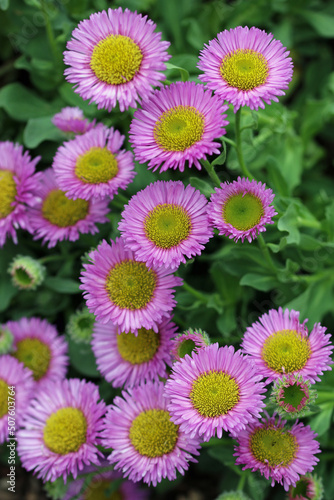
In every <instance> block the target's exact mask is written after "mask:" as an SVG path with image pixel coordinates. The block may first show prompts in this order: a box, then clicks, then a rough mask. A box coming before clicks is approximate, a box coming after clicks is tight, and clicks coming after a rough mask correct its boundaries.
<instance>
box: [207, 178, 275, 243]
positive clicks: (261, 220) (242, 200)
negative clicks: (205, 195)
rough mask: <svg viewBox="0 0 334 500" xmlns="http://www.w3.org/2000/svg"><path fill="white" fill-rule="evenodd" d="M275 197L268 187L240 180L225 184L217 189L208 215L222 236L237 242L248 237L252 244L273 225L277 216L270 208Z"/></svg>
mask: <svg viewBox="0 0 334 500" xmlns="http://www.w3.org/2000/svg"><path fill="white" fill-rule="evenodd" d="M274 197H275V195H274V194H273V192H272V190H271V189H269V188H266V185H265V184H262V183H261V182H256V181H255V180H252V181H250V180H249V179H245V178H241V177H238V180H237V181H233V182H232V183H228V182H224V183H222V184H221V185H220V188H215V193H213V194H212V195H211V201H210V203H209V204H208V216H209V220H210V222H211V224H212V225H213V226H214V227H216V228H217V229H218V230H219V234H221V235H225V236H228V237H229V238H230V239H232V238H233V239H234V241H238V240H239V239H241V241H242V242H243V241H244V239H245V238H247V240H248V241H249V242H251V241H252V240H253V239H254V238H256V237H257V236H258V235H259V234H260V233H262V232H263V231H265V230H266V228H265V225H266V224H273V223H274V222H273V221H272V217H273V216H274V215H276V214H277V212H275V209H274V207H273V206H272V205H271V203H272V201H273V199H274Z"/></svg>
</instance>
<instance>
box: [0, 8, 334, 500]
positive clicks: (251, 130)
mask: <svg viewBox="0 0 334 500" xmlns="http://www.w3.org/2000/svg"><path fill="white" fill-rule="evenodd" d="M118 6H122V7H123V8H125V7H128V8H129V9H131V10H137V11H138V12H141V13H144V14H148V16H149V17H150V18H151V19H153V20H154V21H155V22H156V23H157V26H158V30H159V31H161V32H162V33H163V39H165V40H169V41H170V42H171V47H170V50H169V52H170V54H172V59H171V60H170V61H169V64H168V68H169V69H168V70H167V71H166V76H167V78H168V80H169V81H176V80H180V79H183V80H185V79H191V80H195V81H198V80H197V76H198V70H197V68H196V65H197V62H198V54H199V51H200V50H201V49H202V48H203V45H204V43H207V42H208V41H209V40H210V39H212V38H214V37H215V36H216V35H217V33H218V32H220V31H222V30H223V29H229V28H233V27H236V26H238V25H241V26H245V25H247V26H249V27H250V26H256V27H258V28H261V29H264V30H266V31H267V32H272V33H273V35H274V37H275V38H276V39H280V40H281V41H282V42H283V44H284V45H285V46H286V47H288V48H289V50H291V56H292V58H293V61H294V76H293V80H292V82H291V84H290V87H289V90H288V91H287V94H286V96H285V97H284V98H283V99H281V100H280V102H279V103H277V104H275V103H274V104H272V105H271V106H266V108H265V110H260V111H259V112H251V111H249V110H248V108H245V109H244V110H243V126H244V127H245V128H244V131H243V146H244V155H245V160H246V162H247V164H248V167H249V169H250V170H251V172H252V173H253V174H254V175H255V176H256V178H257V179H259V180H261V181H262V182H266V184H267V185H268V186H269V187H271V188H272V189H273V191H274V192H275V194H276V197H275V201H274V204H275V208H276V211H277V212H278V215H277V216H276V217H275V224H274V225H272V226H267V231H266V233H265V234H264V238H265V241H266V245H265V246H261V245H260V244H258V242H257V241H256V242H253V243H252V244H249V243H248V242H245V243H244V244H242V243H234V242H233V241H230V240H228V239H227V238H222V237H218V236H216V237H215V238H214V239H212V240H211V241H210V242H209V244H208V245H207V247H206V249H205V251H204V252H203V254H202V255H201V256H200V257H198V258H197V259H196V260H195V261H193V262H189V263H187V265H182V266H181V267H180V268H179V271H178V273H179V275H180V276H182V277H183V278H184V280H185V281H186V283H187V285H186V286H184V287H182V288H181V289H180V290H178V291H177V301H178V305H177V308H176V310H175V316H174V319H175V321H176V322H177V324H178V325H179V327H180V330H183V329H185V328H188V327H189V326H191V327H200V328H203V329H205V330H206V331H207V332H208V333H209V334H210V336H211V338H212V339H213V340H218V341H219V342H220V343H221V344H222V345H224V344H233V345H235V346H236V347H237V346H238V345H239V342H240V338H241V336H242V335H243V333H244V331H245V328H246V327H247V326H249V325H250V324H251V323H252V322H253V321H255V320H257V319H258V317H259V316H260V315H262V314H263V313H264V312H266V311H268V309H271V308H277V307H278V306H282V307H288V308H290V309H291V308H294V309H296V310H299V311H300V313H301V318H302V319H305V318H309V322H308V325H309V328H312V326H313V324H314V323H315V322H321V323H322V324H323V325H325V326H327V328H328V331H329V332H331V331H333V329H334V328H333V327H334V317H333V312H332V311H333V304H334V296H333V294H334V290H333V283H334V264H333V263H334V197H333V194H334V178H333V175H332V168H333V148H334V142H333V136H334V130H333V121H334V69H333V61H334V57H333V45H332V39H333V38H334V4H333V3H331V2H327V1H326V0H323V1H321V0H296V1H293V2H291V1H288V0H269V1H268V0H254V1H251V0H236V1H219V0H211V1H201V0H127V1H122V0H118V1H115V2H107V1H106V0H59V1H57V0H53V1H47V0H10V1H9V0H0V32H1V33H0V58H1V66H0V82H1V90H0V138H1V140H2V141H4V140H11V141H16V142H19V143H21V144H23V145H24V146H25V148H26V149H29V150H30V152H31V155H32V157H36V156H38V155H40V156H41V158H42V159H41V161H40V162H39V164H38V169H41V170H43V169H45V168H47V167H49V166H50V165H51V163H52V158H53V156H54V153H55V151H56V150H57V148H58V147H59V145H60V144H61V142H62V141H63V140H65V136H64V135H63V134H62V133H61V132H60V131H59V130H57V129H56V128H55V127H54V126H53V125H52V123H51V118H52V116H53V115H54V114H55V113H56V112H59V111H60V109H61V108H63V107H64V106H79V107H80V108H81V109H82V110H83V111H84V113H85V115H86V117H87V118H90V119H92V118H93V117H95V118H97V120H98V121H103V122H104V123H105V124H107V125H109V126H114V127H116V128H117V129H119V130H120V131H121V132H122V133H124V134H125V135H126V136H127V134H128V130H129V124H130V121H131V118H132V115H133V110H132V111H131V110H129V111H128V112H124V113H120V112H119V110H117V109H116V110H113V111H112V112H111V113H107V112H106V111H104V110H100V111H97V109H96V106H95V105H94V104H89V103H88V102H87V101H83V100H82V99H81V98H80V96H78V95H77V94H75V93H74V92H73V90H72V87H71V85H70V84H68V83H66V82H65V79H64V76H63V71H64V65H63V62H62V52H63V51H64V49H65V46H66V41H67V40H68V39H69V38H70V36H71V32H72V30H73V29H74V28H75V27H76V26H77V24H78V22H79V21H80V20H82V19H85V18H87V17H89V15H90V14H91V13H93V12H97V11H101V10H103V9H106V8H108V7H112V8H116V7H118ZM228 116H229V118H228V119H229V121H230V125H229V126H228V127H227V138H230V139H232V140H233V139H234V132H233V130H234V128H233V123H234V114H233V111H232V109H230V110H229V112H228ZM127 147H128V148H129V144H128V143H127ZM0 161H1V159H0ZM216 169H217V173H218V175H219V177H220V179H221V180H222V181H229V180H234V179H235V178H236V177H237V175H239V174H240V170H239V165H238V161H237V157H236V154H235V152H234V151H233V149H232V148H231V147H230V146H229V145H228V144H227V146H226V161H225V162H224V158H221V159H220V161H218V162H217V165H216ZM136 171H137V176H136V178H135V180H134V182H133V183H132V184H131V185H130V186H129V188H128V189H127V190H126V192H125V193H123V194H122V196H116V197H115V198H114V199H113V200H112V202H111V209H112V211H111V213H110V215H109V218H110V224H105V225H100V233H99V234H98V235H97V236H92V235H82V236H81V238H80V239H79V240H78V241H77V242H74V243H69V242H62V243H59V244H58V245H57V246H56V247H55V249H52V250H48V249H47V248H46V247H42V246H41V244H40V242H39V241H37V242H33V241H32V238H31V236H30V235H29V234H27V233H24V232H23V231H22V232H20V233H19V244H18V245H17V246H15V245H14V244H13V243H12V242H10V241H8V242H7V243H6V245H5V246H4V248H3V249H1V251H0V323H3V322H5V321H8V320H16V319H19V318H21V317H22V316H41V317H43V318H46V319H47V320H48V321H50V322H51V323H53V324H55V325H56V326H57V328H58V330H59V331H60V332H64V331H65V326H66V323H67V321H68V319H69V317H70V315H71V314H72V313H73V312H74V311H75V310H76V309H77V308H78V307H80V306H81V305H83V299H82V296H81V293H80V291H79V288H78V287H79V280H78V277H79V274H80V269H81V267H82V259H83V258H84V254H85V253H86V252H87V251H89V250H90V249H91V248H92V247H95V246H96V245H97V244H98V242H99V241H100V240H101V239H102V238H107V239H108V238H110V237H111V238H115V237H116V236H117V235H118V231H117V224H118V221H119V220H120V213H121V211H122V209H123V206H124V196H125V197H126V198H127V199H129V198H130V197H131V196H132V195H133V194H134V193H135V192H137V191H138V190H139V189H142V188H143V187H145V186H146V185H147V184H148V183H150V182H152V181H153V180H156V179H158V178H160V179H165V180H167V179H173V180H177V179H181V180H183V181H184V182H185V183H189V182H190V183H191V184H192V185H193V186H195V187H197V188H198V189H200V190H201V191H202V192H203V193H204V194H205V195H207V196H209V195H210V193H211V192H212V185H211V183H210V180H209V178H208V177H207V175H206V173H205V171H201V172H197V171H195V169H192V170H189V169H188V170H186V172H184V173H180V172H177V171H173V172H166V173H164V174H152V172H150V171H148V170H146V167H145V165H136ZM17 254H24V255H30V256H32V257H35V258H43V259H44V261H45V265H46V267H47V277H46V279H45V281H44V283H43V284H42V286H41V287H40V288H38V289H37V290H36V291H35V292H27V291H18V290H17V289H16V288H15V287H14V286H13V285H12V283H11V281H10V276H9V274H8V272H7V268H8V264H9V262H10V261H11V260H12V258H13V256H14V255H17ZM69 347H70V358H71V368H70V371H69V376H80V377H85V378H90V379H91V380H93V381H95V382H96V383H98V384H99V385H100V392H101V396H102V397H104V398H105V400H106V401H107V402H110V401H112V398H113V396H114V395H115V393H116V392H117V391H115V390H113V389H112V388H111V387H110V386H109V384H107V383H106V382H104V381H103V380H102V379H101V378H100V377H99V374H98V372H97V371H96V367H95V362H94V358H93V356H92V353H91V351H90V349H89V348H87V347H82V348H81V347H80V348H78V347H77V346H76V345H73V344H72V343H71V342H70V346H69ZM333 382H334V377H333V375H332V373H331V372H329V373H327V374H326V375H325V376H324V377H323V378H322V382H321V384H317V388H318V390H319V397H318V400H317V404H318V409H317V411H314V412H311V413H310V414H309V415H308V417H307V418H306V419H305V423H310V424H311V426H312V428H313V429H314V430H315V431H317V432H318V433H319V441H320V444H321V447H322V454H321V457H320V458H321V460H320V464H319V465H318V467H317V468H316V472H317V474H318V475H321V476H322V477H323V480H324V485H325V498H326V499H327V500H331V499H333V498H334V476H333V474H332V473H331V470H333V469H332V468H333V459H334V435H333V423H332V422H333V405H334V396H333ZM0 450H1V448H0ZM232 454H233V442H232V440H231V439H229V438H225V437H224V438H223V439H222V440H216V439H212V440H211V441H210V443H209V444H206V445H205V446H204V447H203V451H202V452H201V456H200V459H199V463H198V464H197V465H192V466H191V468H190V470H189V471H188V473H186V475H185V478H181V477H180V478H179V479H177V481H176V482H172V483H169V482H168V481H163V482H162V483H161V484H160V485H158V486H157V488H155V489H154V488H152V495H151V497H152V498H153V499H154V498H169V499H171V498H178V499H181V498H189V499H190V498H192V497H191V495H192V492H197V493H196V494H198V495H200V496H199V497H198V498H202V499H205V500H210V499H213V498H215V496H216V495H217V494H218V493H219V492H221V491H223V490H229V489H233V488H235V487H236V486H237V485H238V482H239V480H240V479H241V480H242V482H243V481H245V491H246V492H247V493H248V494H249V495H250V497H251V498H253V499H254V500H265V499H273V500H280V499H284V498H285V494H284V492H283V489H282V487H280V486H278V487H275V488H273V489H272V488H270V486H269V485H268V482H267V481H265V480H263V478H261V477H260V476H257V475H255V474H249V473H247V472H245V473H242V471H241V469H240V468H238V467H236V466H234V458H233V456H232ZM1 461H2V463H3V464H5V463H6V461H7V460H6V450H5V449H4V447H3V448H2V455H1ZM1 470H5V469H1ZM22 474H24V472H22ZM0 491H1V490H0ZM4 494H5V493H4ZM194 494H195V493H194ZM182 495H184V496H182ZM11 498H14V497H13V496H11ZM40 498H42V497H40ZM193 498H194V499H195V498H196V496H195V497H193Z"/></svg>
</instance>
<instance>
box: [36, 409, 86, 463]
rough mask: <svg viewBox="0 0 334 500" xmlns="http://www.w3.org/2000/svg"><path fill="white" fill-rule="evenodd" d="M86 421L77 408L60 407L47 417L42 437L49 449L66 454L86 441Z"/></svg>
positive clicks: (77, 448) (76, 449) (75, 449)
mask: <svg viewBox="0 0 334 500" xmlns="http://www.w3.org/2000/svg"><path fill="white" fill-rule="evenodd" d="M86 434H87V421H86V417H85V416H84V414H83V413H82V411H81V410H79V409H78V408H72V407H71V406H69V407H67V408H60V409H59V410H57V411H56V412H55V413H53V414H52V415H50V417H49V418H48V419H47V421H46V424H45V427H44V431H43V439H44V443H45V445H46V446H47V447H48V448H49V450H50V451H53V452H54V453H58V454H59V455H66V454H67V453H72V452H75V451H78V450H79V448H80V446H81V445H83V444H84V443H85V442H86Z"/></svg>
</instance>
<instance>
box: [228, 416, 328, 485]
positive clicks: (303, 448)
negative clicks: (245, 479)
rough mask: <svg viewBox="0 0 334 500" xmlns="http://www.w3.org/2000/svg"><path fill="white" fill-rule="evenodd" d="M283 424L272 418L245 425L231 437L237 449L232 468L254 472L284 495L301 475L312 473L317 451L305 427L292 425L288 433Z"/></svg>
mask: <svg viewBox="0 0 334 500" xmlns="http://www.w3.org/2000/svg"><path fill="white" fill-rule="evenodd" d="M285 424H286V420H281V417H278V419H277V420H276V416H275V414H274V415H273V416H272V417H269V415H267V418H263V419H261V420H260V421H257V422H253V423H251V424H249V425H248V426H247V428H246V429H244V430H242V431H240V432H239V433H238V435H237V436H236V437H235V439H236V440H237V442H238V446H237V447H235V453H234V455H235V456H236V457H237V459H236V464H237V465H241V464H242V465H244V467H243V470H245V469H252V471H256V470H258V471H259V472H260V474H261V475H262V476H265V478H266V479H269V478H270V477H271V480H272V481H271V485H272V486H274V484H275V481H276V482H278V483H280V484H282V485H283V486H284V489H285V491H288V489H289V486H290V485H292V486H296V482H297V481H298V480H299V479H300V476H301V475H303V474H306V472H310V471H312V470H313V468H314V466H315V465H316V463H317V462H318V461H319V459H318V458H317V457H315V454H316V453H320V448H319V443H318V441H316V440H315V439H314V438H315V437H316V436H317V434H315V433H314V432H313V431H312V430H311V427H310V426H309V425H308V426H306V427H305V426H304V424H302V423H301V422H299V423H298V422H296V423H295V424H294V425H293V426H292V427H291V429H289V428H286V427H285Z"/></svg>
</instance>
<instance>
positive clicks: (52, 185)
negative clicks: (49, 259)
mask: <svg viewBox="0 0 334 500" xmlns="http://www.w3.org/2000/svg"><path fill="white" fill-rule="evenodd" d="M36 192H38V193H39V196H40V198H41V202H40V203H39V204H38V205H37V206H36V207H34V208H31V209H30V210H29V217H30V221H31V226H32V228H33V230H34V233H35V236H34V239H35V240H38V239H40V238H43V243H46V242H48V247H49V248H52V247H54V246H55V245H56V244H57V243H58V241H62V240H70V241H75V240H77V239H78V238H79V236H80V233H91V234H94V233H97V232H98V228H97V227H96V223H97V222H99V223H104V222H108V218H107V217H106V215H107V213H108V212H109V208H108V200H89V201H86V200H83V199H80V198H78V199H77V200H70V199H69V198H67V196H66V195H65V192H64V191H62V190H61V189H59V187H58V184H57V183H56V180H55V175H54V171H53V170H52V169H51V168H49V169H47V170H45V171H44V172H43V176H42V177H41V180H40V184H39V186H38V188H37V189H36Z"/></svg>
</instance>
